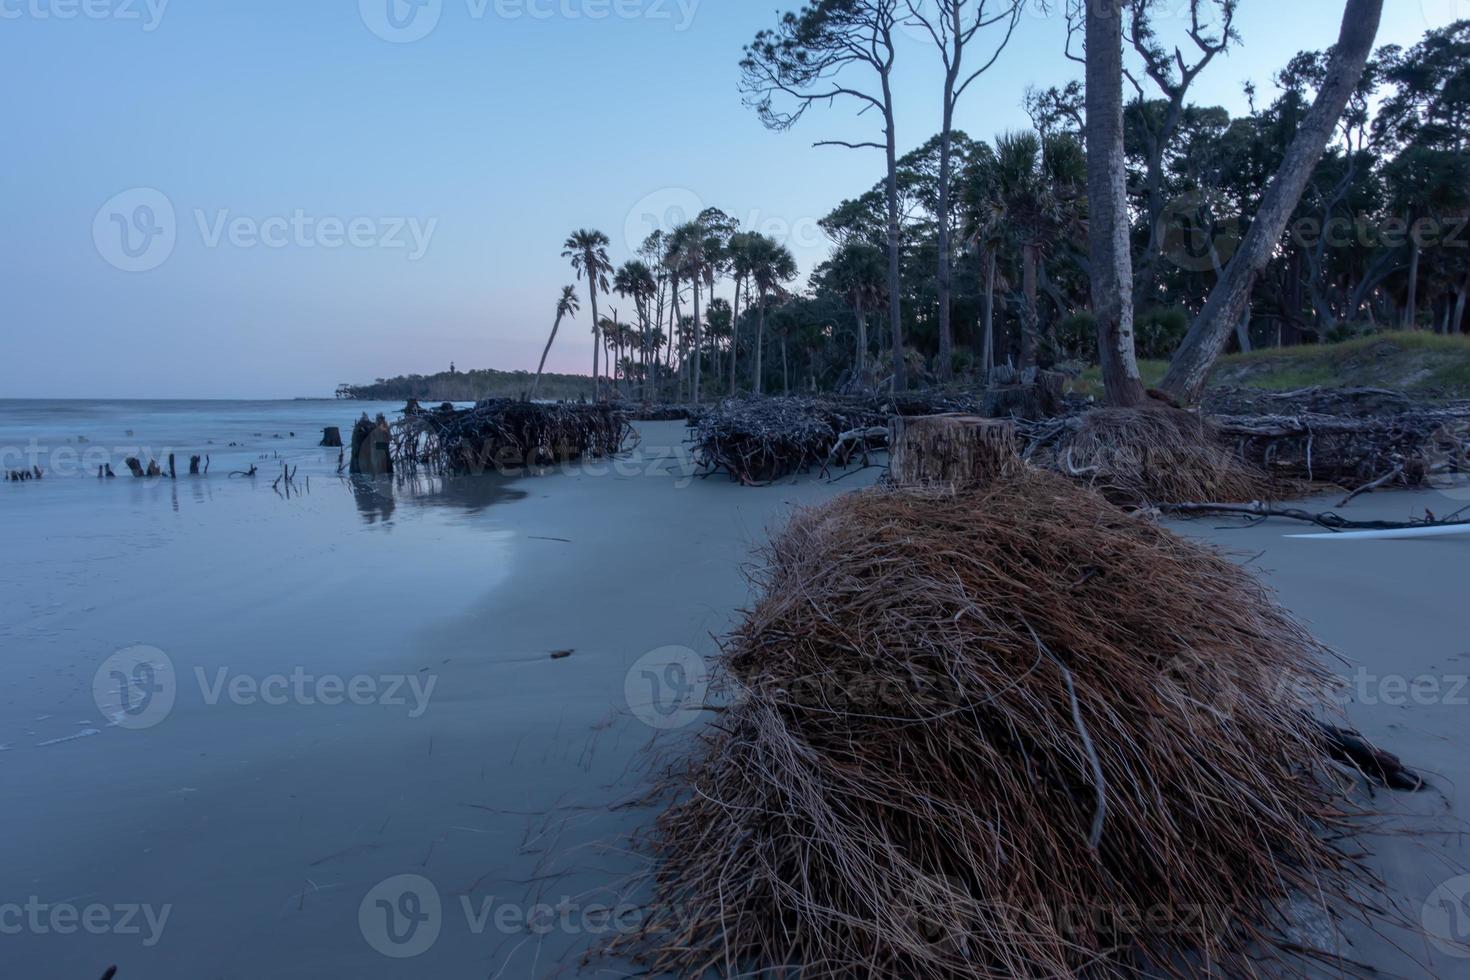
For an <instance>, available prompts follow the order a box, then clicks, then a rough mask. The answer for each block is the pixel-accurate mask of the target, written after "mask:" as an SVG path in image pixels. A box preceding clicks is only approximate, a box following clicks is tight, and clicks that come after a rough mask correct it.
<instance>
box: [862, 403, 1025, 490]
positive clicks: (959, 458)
mask: <svg viewBox="0 0 1470 980" xmlns="http://www.w3.org/2000/svg"><path fill="white" fill-rule="evenodd" d="M889 445H890V447H891V449H890V453H891V455H890V460H889V470H888V472H889V478H890V479H891V480H892V481H893V483H894V484H895V485H896V486H900V487H920V488H936V489H949V490H963V489H967V488H973V487H977V486H982V485H984V484H986V483H989V482H990V481H991V480H994V479H996V478H997V477H1001V476H1007V475H1009V474H1011V473H1015V472H1018V471H1019V470H1020V469H1022V468H1023V467H1024V466H1025V465H1026V464H1025V463H1024V462H1023V461H1022V460H1021V454H1020V451H1019V448H1018V446H1017V444H1016V428H1015V426H1014V425H1013V424H1012V423H1011V422H1010V421H1009V420H1004V419H987V418H982V417H980V416H976V415H926V416H920V417H917V418H905V417H903V416H897V417H895V418H894V420H893V432H892V435H891V436H890V437H889Z"/></svg>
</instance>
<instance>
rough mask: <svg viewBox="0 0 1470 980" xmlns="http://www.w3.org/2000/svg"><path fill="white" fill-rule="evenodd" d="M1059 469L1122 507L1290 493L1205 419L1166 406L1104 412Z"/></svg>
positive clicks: (1063, 449) (1091, 415)
mask: <svg viewBox="0 0 1470 980" xmlns="http://www.w3.org/2000/svg"><path fill="white" fill-rule="evenodd" d="M1056 461H1057V467H1058V468H1059V469H1060V470H1061V472H1062V473H1063V474H1065V475H1067V476H1070V477H1072V478H1074V479H1078V478H1081V479H1084V480H1085V481H1086V482H1088V483H1089V484H1090V485H1091V486H1092V487H1094V488H1095V489H1097V490H1099V491H1100V492H1102V493H1103V494H1104V495H1105V496H1107V497H1108V499H1110V500H1112V501H1114V502H1115V503H1124V504H1132V505H1148V504H1173V503H1185V502H1190V501H1210V502H1218V503H1249V502H1250V501H1252V500H1267V499H1271V498H1273V497H1279V496H1281V495H1282V494H1283V493H1285V494H1288V495H1289V494H1291V493H1292V492H1293V490H1299V489H1300V487H1299V486H1295V485H1286V484H1279V483H1275V482H1273V481H1272V480H1271V478H1270V477H1269V476H1268V475H1267V474H1266V473H1265V472H1264V471H1263V470H1260V469H1258V468H1256V467H1255V466H1254V465H1252V464H1250V463H1247V462H1245V461H1243V460H1242V459H1240V458H1239V457H1238V456H1236V455H1235V454H1233V453H1231V452H1230V451H1229V450H1228V449H1227V448H1225V446H1224V444H1223V441H1222V438H1221V435H1220V433H1219V430H1218V429H1217V428H1216V427H1215V425H1214V423H1212V422H1211V421H1210V420H1209V419H1207V418H1204V417H1203V416H1201V415H1198V414H1195V413H1192V412H1185V411H1181V410H1180V409H1177V408H1172V407H1169V406H1166V405H1147V406H1144V407H1141V408H1099V409H1095V410H1093V411H1091V412H1088V413H1087V414H1085V415H1083V416H1082V419H1081V422H1080V424H1079V425H1078V426H1077V427H1076V428H1075V429H1074V430H1073V431H1071V432H1070V433H1069V434H1068V435H1067V436H1066V437H1064V438H1063V439H1062V441H1061V443H1060V445H1059V446H1058V448H1057V456H1056Z"/></svg>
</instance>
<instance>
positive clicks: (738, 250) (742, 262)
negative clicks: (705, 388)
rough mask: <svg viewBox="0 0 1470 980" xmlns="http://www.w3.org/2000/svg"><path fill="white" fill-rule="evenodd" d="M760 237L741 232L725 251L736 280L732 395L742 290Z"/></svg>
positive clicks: (731, 342)
mask: <svg viewBox="0 0 1470 980" xmlns="http://www.w3.org/2000/svg"><path fill="white" fill-rule="evenodd" d="M757 237H758V236H757V235H755V234H754V233H753V232H748V231H741V232H736V233H735V234H733V235H731V236H730V242H729V244H728V245H727V246H726V248H725V251H726V254H727V256H728V258H729V261H730V275H731V277H732V278H733V279H734V280H735V303H734V306H733V307H732V313H731V316H730V394H731V395H734V394H735V367H736V363H737V361H738V360H739V353H740V290H741V288H742V287H744V286H745V285H746V284H747V283H748V282H749V281H750V273H751V268H752V265H751V263H752V248H753V246H752V243H753V242H754V241H755V239H756V238H757Z"/></svg>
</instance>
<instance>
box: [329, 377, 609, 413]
mask: <svg viewBox="0 0 1470 980" xmlns="http://www.w3.org/2000/svg"><path fill="white" fill-rule="evenodd" d="M535 384H536V375H534V374H531V373H530V372H527V371H493V370H484V371H444V372H442V373H440V374H428V375H425V374H410V375H405V376H403V377H398V378H379V379H378V380H377V381H375V382H373V383H372V384H366V385H347V386H344V388H343V389H342V394H343V395H345V396H347V397H350V398H356V399H359V400H363V401H407V400H408V399H410V398H414V399H417V400H418V401H420V402H423V403H424V404H426V405H427V404H429V403H431V402H477V401H484V400H486V399H490V398H524V397H525V396H526V395H527V393H528V392H530V391H531V388H532V387H533V386H534V385H535ZM537 397H538V398H543V399H547V400H570V401H576V400H579V399H590V398H591V397H592V379H591V378H590V377H586V376H584V375H576V374H545V375H542V376H541V381H540V388H539V391H538V394H537Z"/></svg>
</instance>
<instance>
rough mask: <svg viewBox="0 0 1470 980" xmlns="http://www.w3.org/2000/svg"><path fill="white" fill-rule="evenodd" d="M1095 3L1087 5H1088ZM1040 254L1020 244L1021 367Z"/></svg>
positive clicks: (1031, 336)
mask: <svg viewBox="0 0 1470 980" xmlns="http://www.w3.org/2000/svg"><path fill="white" fill-rule="evenodd" d="M1091 6H1095V5H1089V7H1091ZM1040 261H1041V256H1040V254H1039V253H1038V251H1037V248H1036V246H1035V245H1022V246H1021V292H1022V293H1023V294H1024V295H1025V298H1026V311H1025V316H1024V319H1023V322H1022V324H1021V367H1022V368H1023V369H1025V368H1028V367H1035V366H1036V332H1037V323H1038V321H1037V312H1038V311H1037V309H1036V267H1037V265H1038V264H1039V263H1040Z"/></svg>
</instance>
